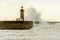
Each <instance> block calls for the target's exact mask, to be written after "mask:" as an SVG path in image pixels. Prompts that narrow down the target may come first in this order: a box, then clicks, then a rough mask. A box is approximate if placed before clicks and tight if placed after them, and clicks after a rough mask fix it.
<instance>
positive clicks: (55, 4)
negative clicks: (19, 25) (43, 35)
mask: <svg viewBox="0 0 60 40" xmlns="http://www.w3.org/2000/svg"><path fill="white" fill-rule="evenodd" d="M21 5H23V6H24V8H25V9H26V8H29V7H30V6H33V7H34V8H35V9H36V10H37V11H38V12H39V11H42V13H41V18H42V19H44V20H46V21H60V0H0V19H2V20H3V19H4V18H5V19H9V20H10V19H15V18H17V17H19V16H18V15H19V9H20V6H21ZM3 14H4V15H3ZM2 15H3V16H2ZM7 16H8V17H7Z"/></svg>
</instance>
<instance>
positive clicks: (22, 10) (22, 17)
mask: <svg viewBox="0 0 60 40" xmlns="http://www.w3.org/2000/svg"><path fill="white" fill-rule="evenodd" d="M20 18H21V19H22V20H21V21H24V9H23V6H21V10H20Z"/></svg>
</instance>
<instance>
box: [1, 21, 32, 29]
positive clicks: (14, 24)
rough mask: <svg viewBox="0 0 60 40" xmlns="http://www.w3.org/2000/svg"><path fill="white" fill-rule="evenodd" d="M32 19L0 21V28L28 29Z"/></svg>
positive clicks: (30, 26)
mask: <svg viewBox="0 0 60 40" xmlns="http://www.w3.org/2000/svg"><path fill="white" fill-rule="evenodd" d="M32 27H33V22H32V21H0V29H30V28H32Z"/></svg>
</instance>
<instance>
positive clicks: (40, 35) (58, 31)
mask: <svg viewBox="0 0 60 40" xmlns="http://www.w3.org/2000/svg"><path fill="white" fill-rule="evenodd" d="M0 40H60V23H56V24H55V25H46V24H45V25H44V24H34V26H33V28H32V29H30V30H0Z"/></svg>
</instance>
